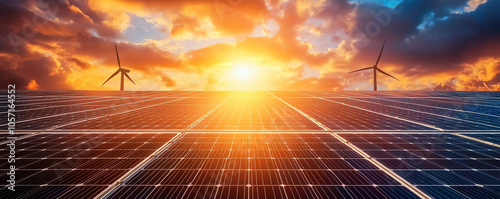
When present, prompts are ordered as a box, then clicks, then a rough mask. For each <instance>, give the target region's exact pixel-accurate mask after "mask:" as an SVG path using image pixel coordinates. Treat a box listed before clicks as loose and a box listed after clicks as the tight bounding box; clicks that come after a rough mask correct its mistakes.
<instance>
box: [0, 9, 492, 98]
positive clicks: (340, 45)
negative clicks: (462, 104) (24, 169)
mask: <svg viewBox="0 0 500 199" xmlns="http://www.w3.org/2000/svg"><path fill="white" fill-rule="evenodd" d="M499 9H500V1H498V0H394V1H390V0H183V1H160V0H142V1H139V0H16V1H0V21H1V25H0V82H1V83H2V85H7V84H11V83H15V84H16V88H17V89H30V90H118V89H119V83H120V77H119V75H118V76H116V77H114V78H113V79H111V80H110V81H109V82H108V83H106V84H105V85H104V86H101V85H102V83H104V81H105V80H106V79H107V78H108V77H109V76H111V75H112V74H113V73H114V72H115V71H116V70H117V69H118V64H117V60H116V55H115V52H114V50H115V49H114V47H115V46H114V45H115V43H116V44H117V47H118V51H119V54H120V61H121V65H122V67H124V68H127V69H130V70H131V71H130V73H129V75H130V77H131V78H132V79H133V80H134V82H135V83H136V84H135V85H134V84H132V83H131V82H130V81H128V80H127V79H125V89H126V90H327V91H340V90H372V89H373V72H372V71H371V70H370V71H365V72H358V73H352V74H348V72H349V71H353V70H357V69H360V68H365V67H370V66H373V65H374V64H375V62H376V60H377V56H378V53H379V52H380V49H381V47H382V44H383V42H384V41H386V44H385V48H384V52H383V54H382V57H381V59H380V62H379V64H378V67H379V68H380V69H382V70H384V71H385V72H387V73H389V74H391V75H393V76H395V77H397V78H398V79H399V80H400V81H397V80H395V79H392V78H390V77H387V76H385V75H382V74H380V73H379V74H378V75H377V78H378V87H379V90H470V91H500V50H498V49H499V48H500V12H498V10H499Z"/></svg>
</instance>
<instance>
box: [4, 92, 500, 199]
mask: <svg viewBox="0 0 500 199" xmlns="http://www.w3.org/2000/svg"><path fill="white" fill-rule="evenodd" d="M18 95H19V98H17V100H16V104H18V106H17V107H16V110H17V111H18V112H17V113H16V114H17V116H16V120H17V122H16V129H17V132H18V135H17V137H18V139H17V140H16V149H18V150H17V151H16V157H17V159H16V167H17V170H16V192H10V191H8V190H7V187H2V188H1V190H0V192H2V197H3V198H4V197H5V198H94V197H97V198H127V197H132V198H227V199H229V198H427V197H431V198H491V197H494V196H496V195H500V159H499V158H500V134H499V132H500V125H499V124H497V123H498V122H497V120H498V118H499V117H500V115H499V113H500V100H499V99H498V97H499V96H500V95H499V94H498V93H495V92H487V93H478V92H428V91H419V92H406V91H405V92H376V93H374V92H348V91H341V92H316V91H308V92H299V91H272V92H267V91H248V92H246V91H213V92H212V91H211V92H204V91H190V92H181V91H178V92H177V91H175V92H153V91H152V92H149V91H148V92H146V91H144V92H111V91H106V92H101V91H30V92H28V91H19V93H18ZM0 98H1V99H2V102H0V104H2V105H6V102H5V101H6V100H7V98H6V96H5V95H3V96H0ZM6 111H7V109H6V106H2V109H0V118H3V119H4V120H7V112H6ZM0 126H2V127H3V128H2V132H1V133H2V137H3V138H4V140H3V141H0V143H1V144H6V143H7V140H6V139H5V137H6V136H7V135H6V132H5V129H6V124H5V123H2V124H0ZM0 153H1V154H2V157H7V155H8V153H9V150H8V148H5V147H4V148H1V149H0ZM8 166H9V164H8V162H6V161H4V162H0V170H1V171H2V172H8ZM1 180H4V182H5V181H6V180H7V176H6V175H3V176H2V179H1Z"/></svg>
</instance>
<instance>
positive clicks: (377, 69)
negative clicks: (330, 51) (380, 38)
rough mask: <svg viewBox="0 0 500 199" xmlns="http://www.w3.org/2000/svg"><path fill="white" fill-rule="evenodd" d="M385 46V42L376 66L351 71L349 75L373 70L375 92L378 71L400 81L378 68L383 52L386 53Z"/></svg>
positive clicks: (375, 89)
mask: <svg viewBox="0 0 500 199" xmlns="http://www.w3.org/2000/svg"><path fill="white" fill-rule="evenodd" d="M384 46H385V41H384V44H382V50H380V54H379V55H378V59H377V62H375V65H373V66H370V67H366V68H362V69H359V70H355V71H351V72H349V73H348V74H350V73H354V72H358V71H363V70H368V69H373V90H374V91H377V71H378V72H381V73H383V74H384V75H387V76H389V77H392V78H394V79H396V80H398V81H399V79H398V78H395V77H394V76H392V75H389V74H388V73H386V72H384V71H383V70H381V69H380V68H378V62H379V61H380V56H381V55H382V51H384Z"/></svg>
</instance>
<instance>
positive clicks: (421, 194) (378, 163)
mask: <svg viewBox="0 0 500 199" xmlns="http://www.w3.org/2000/svg"><path fill="white" fill-rule="evenodd" d="M273 96H274V95H273ZM274 97H276V96H274ZM276 98H278V97H276ZM278 99H280V98H278ZM322 99H323V98H322ZM280 100H281V99H280ZM281 101H282V102H283V103H285V104H287V105H288V106H290V107H291V108H292V109H294V110H297V111H298V112H299V113H301V114H302V115H304V116H305V117H306V118H309V119H311V121H313V122H314V123H316V124H318V125H320V126H321V127H322V128H324V129H325V130H327V131H329V132H332V135H333V136H334V137H335V138H336V139H338V140H339V141H341V142H342V143H344V144H345V145H347V146H348V147H349V148H351V149H353V150H354V151H356V152H357V153H359V154H360V155H361V156H363V157H364V158H365V159H366V160H368V161H369V162H371V163H372V164H374V165H375V166H377V167H378V168H380V169H381V170H382V171H384V172H385V173H386V174H388V175H389V176H391V177H393V178H394V179H395V180H397V181H398V182H400V183H401V185H403V186H405V187H406V188H408V189H409V190H410V191H412V192H413V193H415V194H416V195H418V196H419V197H421V198H429V199H430V198H431V197H430V196H428V195H427V194H425V193H424V192H423V191H421V190H420V189H418V188H416V187H415V186H413V185H412V184H411V183H409V182H408V181H406V180H405V179H404V178H402V177H401V176H399V175H397V174H396V173H395V172H393V171H392V170H390V169H389V168H387V167H385V166H384V165H383V164H381V163H380V162H378V161H376V160H374V159H372V158H371V157H370V156H369V155H368V154H366V153H365V152H364V151H362V150H361V149H359V148H358V147H356V146H355V145H353V144H350V143H349V142H347V141H346V140H345V139H343V138H342V137H340V136H338V135H337V134H335V133H333V131H332V130H331V129H329V128H328V127H326V126H325V125H323V124H321V123H320V122H318V121H316V120H313V118H312V117H310V116H309V115H307V114H306V113H304V112H302V111H300V110H299V109H297V108H296V107H294V106H292V105H290V104H288V103H286V102H285V101H283V100H281Z"/></svg>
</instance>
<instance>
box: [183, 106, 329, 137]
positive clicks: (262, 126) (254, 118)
mask: <svg viewBox="0 0 500 199" xmlns="http://www.w3.org/2000/svg"><path fill="white" fill-rule="evenodd" d="M193 130H200V131H210V130H216V131H221V130H222V131H238V130H245V131H248V130H255V131H269V130H273V131H289V130H305V131H311V130H321V129H319V128H317V127H316V126H315V125H314V124H312V123H311V122H310V121H309V120H307V119H306V118H304V117H303V116H302V115H300V114H298V113H297V112H295V111H293V110H292V109H290V108H289V107H288V106H286V105H282V104H281V102H279V101H278V100H276V99H275V98H231V99H230V100H229V101H228V102H227V103H225V104H224V105H223V107H221V108H220V109H218V110H217V111H216V112H215V113H214V114H213V115H211V116H210V117H208V118H206V119H205V120H204V121H202V122H200V123H199V124H198V125H197V126H195V127H194V128H193Z"/></svg>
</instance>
